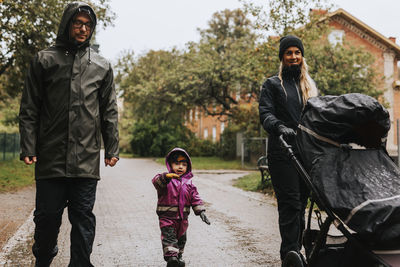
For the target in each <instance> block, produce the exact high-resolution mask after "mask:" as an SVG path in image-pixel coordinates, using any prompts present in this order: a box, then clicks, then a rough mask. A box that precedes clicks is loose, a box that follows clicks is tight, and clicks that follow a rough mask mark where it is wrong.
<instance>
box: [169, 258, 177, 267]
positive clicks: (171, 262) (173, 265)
mask: <svg viewBox="0 0 400 267" xmlns="http://www.w3.org/2000/svg"><path fill="white" fill-rule="evenodd" d="M179 266H180V265H179V260H178V258H177V257H170V258H169V259H168V261H167V267H179Z"/></svg>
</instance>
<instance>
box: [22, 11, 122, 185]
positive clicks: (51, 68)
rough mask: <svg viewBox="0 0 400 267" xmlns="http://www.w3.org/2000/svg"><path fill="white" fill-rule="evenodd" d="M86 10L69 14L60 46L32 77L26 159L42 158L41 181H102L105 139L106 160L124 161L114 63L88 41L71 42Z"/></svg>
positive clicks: (41, 59) (25, 121) (34, 67)
mask: <svg viewBox="0 0 400 267" xmlns="http://www.w3.org/2000/svg"><path fill="white" fill-rule="evenodd" d="M82 7H85V8H88V9H90V10H91V11H92V12H91V13H92V14H93V16H92V21H93V24H94V26H93V27H92V33H93V31H94V27H95V25H96V17H95V15H94V14H95V13H94V12H93V10H92V9H91V8H90V7H89V6H87V5H86V4H83V3H73V4H69V5H68V6H67V7H66V9H65V10H64V13H63V16H62V19H61V23H60V27H59V30H58V34H57V39H56V45H55V46H51V47H50V48H48V49H45V50H42V51H40V52H39V53H38V54H37V55H36V57H35V58H34V59H33V60H32V62H31V66H30V69H29V72H28V73H27V77H26V81H25V88H24V91H23V94H22V99H21V107H20V114H19V119H20V134H21V155H20V157H21V160H23V159H24V157H27V156H37V163H36V168H35V177H36V179H42V178H53V177H81V178H95V179H99V178H100V176H99V164H100V153H99V152H100V147H101V136H102V137H103V140H104V147H105V157H106V158H111V157H118V152H119V149H118V128H117V124H118V110H117V102H116V94H115V89H114V83H113V71H112V68H111V65H110V63H109V62H108V61H107V60H106V59H104V58H103V57H101V56H100V55H99V54H97V53H96V52H94V50H92V49H91V48H90V45H89V41H90V38H91V35H90V37H89V38H88V40H86V42H84V43H82V44H77V43H75V42H74V41H72V40H69V27H70V23H71V19H72V18H73V16H74V15H75V14H76V13H77V12H78V11H79V10H80V8H82Z"/></svg>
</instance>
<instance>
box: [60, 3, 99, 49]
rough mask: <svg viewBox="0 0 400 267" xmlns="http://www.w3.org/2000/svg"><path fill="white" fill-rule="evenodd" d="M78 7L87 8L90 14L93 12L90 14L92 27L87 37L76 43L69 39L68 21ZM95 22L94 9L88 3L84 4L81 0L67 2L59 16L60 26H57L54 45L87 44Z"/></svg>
mask: <svg viewBox="0 0 400 267" xmlns="http://www.w3.org/2000/svg"><path fill="white" fill-rule="evenodd" d="M80 8H86V9H89V10H90V12H91V14H93V15H92V16H90V17H91V19H92V22H93V29H92V31H91V33H90V36H89V38H88V39H87V40H86V41H85V42H84V43H81V44H79V45H78V44H77V43H76V42H73V41H71V40H70V39H69V25H70V21H71V20H72V18H73V17H74V16H75V15H76V13H78V11H79V9H80ZM96 24H97V18H96V13H94V10H93V9H92V8H91V7H90V6H89V5H88V4H85V3H82V2H73V3H69V4H68V5H67V6H66V7H65V9H64V13H63V15H62V18H61V22H60V26H59V27H58V33H57V38H56V45H57V46H66V47H71V48H80V47H86V46H88V45H89V42H90V39H91V38H92V35H93V32H94V30H95V28H96Z"/></svg>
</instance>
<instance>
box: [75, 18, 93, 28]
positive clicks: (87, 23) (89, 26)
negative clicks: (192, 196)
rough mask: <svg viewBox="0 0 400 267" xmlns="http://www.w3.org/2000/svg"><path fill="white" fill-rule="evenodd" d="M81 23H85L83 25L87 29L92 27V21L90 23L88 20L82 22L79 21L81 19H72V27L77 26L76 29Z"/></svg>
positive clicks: (80, 26)
mask: <svg viewBox="0 0 400 267" xmlns="http://www.w3.org/2000/svg"><path fill="white" fill-rule="evenodd" d="M83 25H85V27H86V29H87V30H90V29H92V27H93V23H92V22H91V21H88V22H86V23H85V22H83V21H81V20H74V21H72V26H74V27H75V28H77V29H80V28H82V26H83Z"/></svg>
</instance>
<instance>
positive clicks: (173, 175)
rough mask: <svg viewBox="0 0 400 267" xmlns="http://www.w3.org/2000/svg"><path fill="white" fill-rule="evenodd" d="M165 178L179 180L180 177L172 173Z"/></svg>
mask: <svg viewBox="0 0 400 267" xmlns="http://www.w3.org/2000/svg"><path fill="white" fill-rule="evenodd" d="M165 178H167V179H179V175H178V174H176V173H173V172H171V173H167V174H166V175H165Z"/></svg>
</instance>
